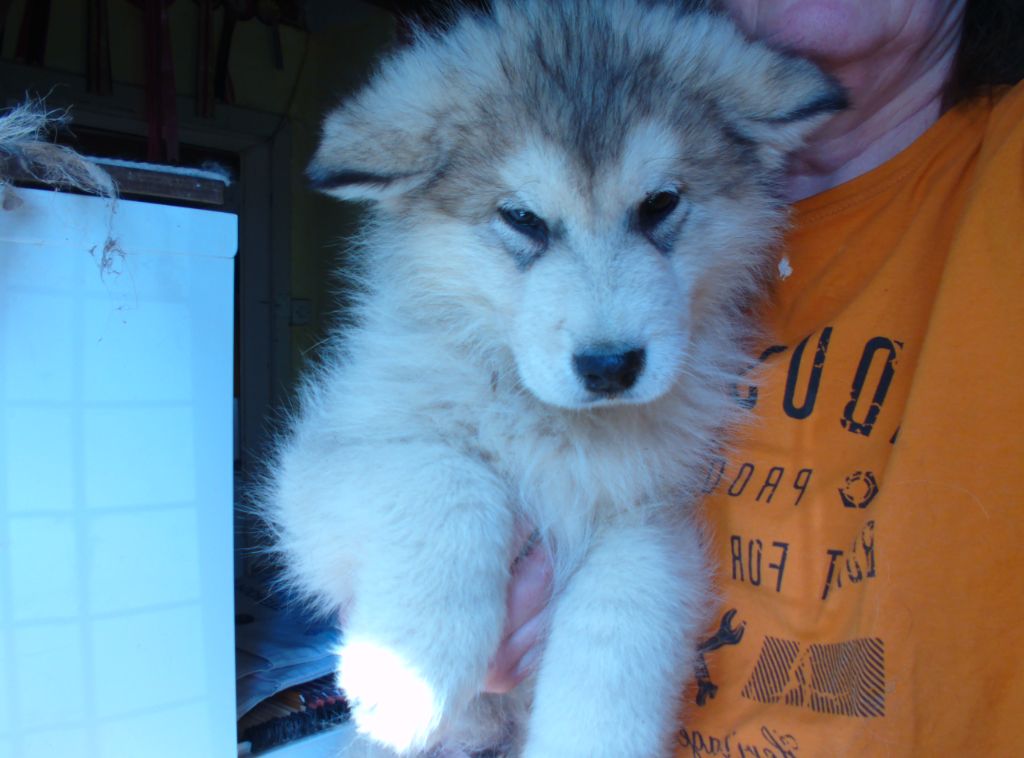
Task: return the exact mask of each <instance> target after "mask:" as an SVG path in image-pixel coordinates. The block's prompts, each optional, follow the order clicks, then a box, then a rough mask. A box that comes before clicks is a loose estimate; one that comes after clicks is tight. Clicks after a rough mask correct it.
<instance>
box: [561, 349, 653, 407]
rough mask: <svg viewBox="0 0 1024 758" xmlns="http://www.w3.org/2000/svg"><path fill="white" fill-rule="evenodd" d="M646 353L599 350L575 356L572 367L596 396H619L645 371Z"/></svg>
mask: <svg viewBox="0 0 1024 758" xmlns="http://www.w3.org/2000/svg"><path fill="white" fill-rule="evenodd" d="M645 360H646V351H644V350H643V349H642V348H639V349H634V350H621V349H620V348H618V347H613V346H608V347H603V346H602V347H597V348H594V349H593V350H590V351H588V352H586V353H577V354H576V355H574V356H573V357H572V365H573V368H574V369H575V370H576V375H577V376H579V378H580V381H582V382H583V386H584V387H586V388H587V390H589V391H590V392H593V393H595V394H597V395H617V394H618V393H620V392H625V391H626V390H628V389H629V388H630V387H632V386H633V385H634V384H636V378H637V377H638V376H640V372H641V371H643V370H644V361H645Z"/></svg>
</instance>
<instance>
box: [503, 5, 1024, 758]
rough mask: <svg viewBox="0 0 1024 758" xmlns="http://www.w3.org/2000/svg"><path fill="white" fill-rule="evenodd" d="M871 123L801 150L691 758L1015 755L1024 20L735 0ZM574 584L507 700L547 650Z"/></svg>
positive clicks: (718, 557) (536, 623) (531, 646)
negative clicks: (816, 67) (815, 66)
mask: <svg viewBox="0 0 1024 758" xmlns="http://www.w3.org/2000/svg"><path fill="white" fill-rule="evenodd" d="M725 5H726V7H727V10H728V11H729V12H730V13H731V14H732V16H733V17H734V18H735V20H736V22H737V24H738V25H739V26H740V28H741V29H742V30H743V31H744V32H746V33H747V34H748V35H750V36H751V37H754V38H758V39H762V40H765V41H767V42H769V43H770V44H772V45H773V46H777V47H780V48H783V49H787V50H791V51H793V52H794V53H796V54H799V55H804V56H807V57H809V58H811V59H812V60H814V61H816V62H817V63H819V64H820V65H821V66H822V67H823V68H824V69H825V70H826V71H828V72H829V73H831V74H832V75H833V76H835V77H836V78H838V80H839V81H840V82H841V83H842V84H843V85H844V86H845V87H846V88H847V90H848V92H849V94H850V99H851V107H850V108H849V109H848V110H847V111H845V112H843V113H841V114H839V115H838V116H836V117H835V118H834V119H833V120H831V121H830V122H829V123H828V124H826V125H825V126H824V127H823V128H822V129H821V130H820V131H819V132H818V133H817V134H816V136H815V137H814V139H813V140H812V142H811V144H810V145H809V146H808V147H807V148H806V149H805V150H803V151H802V152H801V153H800V154H798V155H796V156H794V158H793V161H792V165H791V169H790V172H789V177H790V179H789V186H788V187H787V193H788V195H789V199H791V200H792V201H794V203H795V206H794V212H793V225H792V232H791V233H790V234H789V236H788V238H787V241H786V247H785V257H784V258H783V260H782V261H781V263H780V270H779V279H778V281H777V282H776V284H775V286H774V287H773V289H772V293H771V296H770V299H769V301H768V302H767V304H766V305H765V307H764V313H763V318H764V321H765V323H766V326H767V333H768V334H769V335H770V342H769V343H768V344H765V345H764V346H763V352H762V353H761V355H760V359H761V365H760V366H759V367H758V368H757V369H756V370H755V371H752V375H754V374H756V376H757V382H756V386H755V385H754V383H753V382H752V383H751V385H750V386H745V387H739V388H738V389H737V400H738V402H741V403H743V404H744V405H746V406H747V407H749V408H750V409H751V410H752V413H753V414H754V416H755V420H754V423H752V424H750V425H749V427H748V428H747V429H746V430H744V432H743V433H742V435H741V438H740V440H739V441H738V443H737V449H736V450H735V451H734V452H733V453H731V454H730V455H729V457H728V460H723V461H722V462H721V464H720V465H719V466H717V467H714V469H713V470H711V471H709V473H708V479H707V482H706V484H707V491H708V495H707V498H706V502H705V504H704V506H703V509H704V514H705V517H706V519H707V521H708V522H709V524H710V530H709V532H710V535H711V536H710V554H711V557H712V560H713V563H714V565H715V566H716V568H717V577H718V586H719V589H720V592H721V598H722V603H721V606H720V608H719V609H718V611H717V615H716V618H715V619H714V622H713V623H712V624H711V625H710V626H709V628H708V634H707V638H706V641H705V643H704V644H703V645H702V648H701V654H700V660H699V661H698V665H697V670H698V677H697V681H696V682H695V683H694V685H693V687H692V689H691V690H690V691H689V692H687V693H685V695H684V696H683V700H684V705H683V710H682V713H683V724H684V726H683V728H682V729H681V730H680V732H679V733H678V735H677V744H676V751H677V752H676V754H677V755H678V756H716V755H718V756H741V755H760V756H768V755H773V756H819V755H850V756H873V755H948V754H957V753H968V754H972V755H975V754H977V755H980V754H994V755H995V754H1012V753H1015V752H1016V750H1017V749H1019V748H1018V747H1017V746H1018V745H1019V743H1020V741H1021V737H1022V729H1021V727H1020V726H1019V714H1020V713H1021V712H1024V676H1022V672H1024V625H1022V624H1021V623H1020V620H1021V599H1022V598H1024V550H1022V546H1024V516H1022V513H1021V508H1022V507H1024V503H1022V492H1024V466H1022V463H1024V428H1022V423H1024V400H1022V397H1021V393H1020V392H1019V384H1020V377H1021V376H1022V375H1024V351H1022V349H1021V345H1022V344H1024V305H1022V300H1021V297H1020V289H1021V285H1022V284H1024V249H1022V245H1024V86H1022V85H1020V84H1018V82H1019V80H1020V79H1021V77H1022V75H1024V48H1022V46H1021V39H1024V11H1022V10H1021V8H1020V7H1019V4H1018V3H1016V2H1015V0H1000V1H999V2H990V3H983V2H978V1H975V0H877V2H876V1H874V0H872V1H870V2H864V0H787V1H785V2H765V1H763V0H726V2H725ZM549 588H550V565H549V563H548V561H547V558H546V557H545V556H544V555H543V551H540V550H535V551H534V552H533V553H531V554H530V555H529V556H528V557H527V558H526V559H525V560H523V561H521V562H520V564H519V565H518V566H517V569H516V572H515V575H514V579H513V582H512V585H511V587H510V591H509V609H510V610H509V622H508V625H507V630H508V636H507V637H506V642H505V643H504V644H503V646H502V648H501V650H500V651H499V653H498V656H497V657H496V659H495V662H494V664H493V665H492V668H491V672H490V676H489V680H488V686H489V688H491V689H492V690H494V691H505V690H508V689H510V688H511V687H513V686H515V685H516V684H517V683H518V682H519V681H521V680H522V678H523V677H524V676H525V674H526V672H528V671H529V670H530V666H531V664H532V662H533V661H535V660H536V659H537V657H538V656H539V655H540V651H541V650H542V648H543V636H544V632H543V630H544V619H545V615H544V610H543V609H544V605H545V602H546V599H547V593H548V592H549Z"/></svg>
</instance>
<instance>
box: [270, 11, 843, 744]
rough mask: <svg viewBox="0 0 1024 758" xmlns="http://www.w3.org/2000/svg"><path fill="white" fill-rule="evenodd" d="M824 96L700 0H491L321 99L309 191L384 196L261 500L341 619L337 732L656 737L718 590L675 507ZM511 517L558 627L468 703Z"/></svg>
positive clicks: (722, 388)
mask: <svg viewBox="0 0 1024 758" xmlns="http://www.w3.org/2000/svg"><path fill="white" fill-rule="evenodd" d="M842 103H843V96H842V93H841V92H840V90H839V89H838V87H837V85H836V84H835V83H834V82H833V81H832V80H830V79H828V78H827V77H825V76H824V75H822V74H821V73H820V72H819V71H818V70H817V69H816V68H815V67H814V66H812V65H811V64H809V63H807V62H805V61H802V60H798V59H795V58H792V57H788V56H785V55H782V54H779V53H777V52H773V51H771V50H769V49H768V48H766V47H765V46H763V45H760V44H753V43H750V42H748V41H746V40H744V39H743V38H742V37H741V36H740V35H739V34H738V33H737V31H736V30H735V29H734V28H733V26H732V25H731V24H730V23H729V22H728V21H727V20H725V19H724V18H722V17H720V16H718V15H715V14H713V13H710V12H707V11H705V10H703V4H700V7H698V6H697V5H695V4H692V3H691V4H689V5H687V3H684V2H680V1H678V0H677V1H676V2H636V1H635V0H603V1H599V0H568V1H567V0H561V1H560V2H557V3H554V2H540V1H537V2H533V1H531V0H522V1H521V2H516V1H513V0H498V1H497V2H495V3H494V8H493V12H492V13H489V14H486V15H484V14H465V15H463V16H462V17H460V18H458V19H457V20H455V21H454V22H453V23H452V25H451V26H450V27H449V28H447V29H446V30H445V31H444V32H443V33H440V34H436V35H435V34H427V33H422V34H421V35H420V36H419V37H418V38H417V39H416V40H415V42H414V44H413V45H412V46H411V47H409V48H407V49H403V50H401V51H399V52H398V53H396V54H395V55H393V56H392V57H391V58H389V59H388V60H386V61H385V62H384V63H383V65H382V66H381V68H380V69H379V71H378V72H377V73H376V75H375V76H374V77H373V79H372V80H371V81H370V83H369V84H368V85H367V86H366V87H365V89H363V90H362V91H361V92H359V93H358V94H357V95H356V96H355V97H354V98H352V99H351V100H350V101H349V102H347V103H345V104H343V105H342V106H341V107H339V108H338V109H337V110H335V111H334V112H333V113H331V114H330V115H329V116H328V117H327V119H326V122H325V124H324V129H323V139H322V143H321V145H320V148H319V151H318V152H317V154H316V157H315V159H314V162H313V165H312V168H311V175H312V177H313V178H314V181H315V183H316V184H318V185H319V186H320V187H321V188H323V189H324V190H326V191H328V192H330V193H332V194H334V195H336V196H338V197H340V198H342V199H345V200H355V201H366V202H369V203H371V207H370V217H369V221H368V224H367V227H366V229H365V233H364V235H363V236H362V239H361V247H362V252H361V254H362V256H363V257H364V264H365V265H364V268H363V272H362V279H361V297H360V299H359V302H358V304H357V306H356V311H355V314H356V318H355V320H354V326H349V327H348V328H345V329H343V330H341V329H339V330H338V332H337V333H336V334H335V335H334V337H333V341H332V343H331V345H330V349H329V350H328V354H327V356H326V359H325V362H324V365H323V367H322V368H321V369H320V370H318V371H316V372H315V373H314V374H313V375H312V376H310V377H309V378H308V380H307V382H306V383H305V386H304V388H303V390H302V397H301V410H300V412H299V413H298V414H297V416H296V418H295V419H294V421H293V423H292V425H291V428H290V431H289V433H288V434H287V435H286V437H285V438H284V439H282V441H281V444H280V447H279V451H278V454H277V456H276V460H275V462H274V464H273V466H272V476H271V481H270V484H269V487H268V490H267V497H266V515H267V518H268V520H269V522H270V523H271V525H272V527H273V530H274V533H275V537H276V544H277V547H278V549H279V550H280V552H281V554H282V555H283V557H284V562H285V563H286V565H287V569H288V574H289V578H290V581H291V582H292V584H293V585H294V586H295V587H296V588H297V589H298V590H300V591H301V592H302V593H304V594H305V595H307V596H308V597H310V598H313V599H314V601H315V602H316V603H317V604H318V605H319V606H320V607H321V608H322V609H324V610H326V611H328V612H332V613H338V612H339V611H341V609H345V612H344V615H345V626H344V641H343V645H342V647H341V650H340V666H339V678H340V682H341V684H342V685H343V687H344V688H345V691H346V692H347V694H348V696H349V698H350V700H351V703H352V706H353V715H354V719H355V722H356V724H357V726H358V729H359V731H360V733H361V734H362V735H364V737H363V742H362V743H361V745H360V746H359V747H358V748H354V749H358V750H361V751H362V752H363V753H364V754H374V755H376V754H378V753H379V754H380V755H394V754H395V753H398V754H402V755H410V754H413V755H415V754H421V753H426V752H430V751H431V750H433V749H436V747H437V746H438V745H440V744H442V743H444V744H453V743H459V744H462V745H463V746H466V747H468V748H473V749H475V748H481V747H495V746H498V747H499V748H500V750H502V751H504V752H505V753H507V754H510V755H522V756H528V757H529V758H567V757H571V756H580V757H581V758H582V757H584V756H585V757H586V758H595V757H599V756H609V758H611V757H614V758H628V757H629V756H637V757H638V758H639V757H641V756H642V757H643V758H649V757H650V756H654V755H661V754H663V753H665V752H666V751H667V750H668V749H669V747H670V740H671V736H672V733H673V729H674V726H675V723H676V718H677V713H678V712H679V698H680V692H681V690H682V687H683V684H684V683H685V680H686V678H687V677H688V676H689V675H690V672H691V669H692V666H691V664H692V657H693V654H694V649H695V638H696V636H697V635H698V634H699V632H700V630H701V628H702V625H703V623H704V621H705V619H706V611H707V606H708V605H709V590H708V570H707V568H706V564H705V557H704V555H703V552H702V546H701V540H700V538H699V529H698V528H697V526H696V525H695V524H694V522H693V519H692V516H691V510H692V509H691V506H692V504H693V503H694V501H695V499H696V495H697V493H698V490H699V487H698V480H699V479H700V478H701V477H702V475H703V472H704V466H705V464H706V461H707V458H708V455H709V454H710V453H711V452H712V451H715V450H716V449H718V448H719V447H720V446H721V445H722V443H723V434H724V433H725V430H726V429H727V428H728V427H729V426H730V425H731V424H733V423H734V422H735V420H736V416H737V412H738V403H737V402H736V400H735V398H734V393H733V391H732V387H733V385H734V382H735V381H736V378H737V376H738V375H739V374H740V373H741V372H742V371H743V369H744V368H745V366H746V365H747V364H748V359H747V357H746V356H745V353H744V348H745V346H746V343H748V342H749V340H750V338H751V335H752V329H751V326H750V325H749V323H748V320H749V319H748V315H747V314H748V311H749V308H750V305H751V303H752V301H753V300H754V299H755V298H756V297H757V296H758V295H759V293H760V291H761V289H762V287H763V284H764V282H765V281H766V279H767V275H768V273H769V272H770V271H771V270H772V268H773V263H774V256H773V254H772V252H771V251H772V248H773V247H774V245H775V243H776V241H777V238H778V234H779V230H780V228H781V227H782V225H783V224H784V221H785V217H786V213H785V206H784V203H783V202H782V200H781V198H780V182H781V179H782V172H783V169H784V164H785V157H786V155H787V154H788V153H789V152H791V151H792V150H793V149H794V148H796V147H797V146H799V145H800V144H801V141H802V139H803V137H804V136H805V135H806V134H807V133H808V132H809V131H810V130H811V129H813V128H814V127H815V126H816V125H818V124H819V123H820V122H821V121H822V120H823V119H825V118H826V117H827V116H828V114H829V113H830V112H832V111H834V110H836V109H838V108H839V107H841V106H842ZM524 524H525V525H527V526H526V528H527V530H532V529H535V530H536V532H537V533H538V534H539V535H540V537H541V539H542V542H543V544H544V546H545V548H546V549H549V550H551V551H552V553H553V555H554V557H555V580H554V583H555V593H554V597H553V599H552V608H551V620H550V628H549V632H548V635H547V642H546V646H545V649H544V651H543V655H542V657H541V659H540V662H539V664H538V666H537V670H536V674H535V676H534V677H533V678H532V680H531V681H530V682H529V683H528V684H526V685H524V686H523V687H521V688H519V689H518V690H517V692H515V693H513V694H512V695H510V696H506V697H497V696H481V695H480V694H479V691H480V688H481V683H482V682H483V679H484V672H485V669H486V667H487V664H488V661H489V660H490V659H491V657H492V656H493V655H494V653H495V650H496V648H497V646H498V644H499V642H500V635H501V632H502V626H503V622H504V619H505V594H506V586H507V583H508V580H509V566H510V564H511V563H512V561H513V559H514V557H515V555H516V552H517V550H518V549H519V548H520V544H519V540H518V539H517V537H516V535H517V534H520V535H521V534H522V532H523V525H524Z"/></svg>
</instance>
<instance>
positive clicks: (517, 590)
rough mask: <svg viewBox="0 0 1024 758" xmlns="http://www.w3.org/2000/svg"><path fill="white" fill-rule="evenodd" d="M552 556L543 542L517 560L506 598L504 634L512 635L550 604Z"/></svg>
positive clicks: (506, 635)
mask: <svg viewBox="0 0 1024 758" xmlns="http://www.w3.org/2000/svg"><path fill="white" fill-rule="evenodd" d="M551 582H552V565H551V556H550V555H549V554H548V552H547V550H545V549H544V548H543V547H541V546H534V548H533V549H532V550H531V551H530V552H529V553H527V554H526V555H525V556H523V557H522V558H520V559H519V560H518V561H516V563H515V565H514V566H513V567H512V577H511V580H510V581H509V590H508V598H507V602H506V609H507V613H506V620H505V631H504V636H505V637H508V636H509V635H511V634H512V633H513V632H515V631H516V630H517V629H519V627H521V626H522V625H523V624H525V623H527V622H528V621H529V620H530V619H532V618H533V617H535V616H536V615H537V614H539V613H540V612H541V611H542V610H544V608H545V607H547V604H548V600H550V599H551Z"/></svg>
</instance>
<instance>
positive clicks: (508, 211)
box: [498, 208, 548, 243]
mask: <svg viewBox="0 0 1024 758" xmlns="http://www.w3.org/2000/svg"><path fill="white" fill-rule="evenodd" d="M498 215H500V216H501V219H502V221H504V222H505V223H506V224H508V225H509V226H511V227H512V228H513V229H515V230H516V231H517V232H519V233H520V234H525V235H526V236H527V237H529V238H530V239H532V240H534V241H536V242H541V243H544V242H546V241H547V238H548V225H547V224H545V223H544V219H542V218H541V217H540V216H538V215H537V214H536V213H534V212H533V211H528V210H526V209H525V208H499V209H498Z"/></svg>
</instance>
